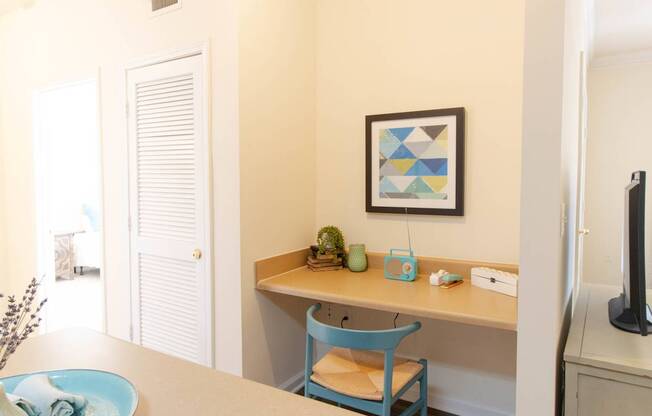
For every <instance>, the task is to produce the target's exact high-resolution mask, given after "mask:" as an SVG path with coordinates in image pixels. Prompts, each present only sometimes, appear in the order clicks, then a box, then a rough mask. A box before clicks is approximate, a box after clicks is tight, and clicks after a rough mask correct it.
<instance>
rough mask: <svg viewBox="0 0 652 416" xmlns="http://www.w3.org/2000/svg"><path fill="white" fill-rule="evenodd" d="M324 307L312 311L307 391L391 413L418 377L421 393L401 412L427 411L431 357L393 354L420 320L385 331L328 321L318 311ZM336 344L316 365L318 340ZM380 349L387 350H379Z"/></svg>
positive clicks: (404, 415)
mask: <svg viewBox="0 0 652 416" xmlns="http://www.w3.org/2000/svg"><path fill="white" fill-rule="evenodd" d="M320 308H321V305H320V304H316V305H312V306H311V307H310V308H309V309H308V312H307V323H306V327H307V334H306V370H305V388H304V394H305V396H306V397H310V398H313V397H321V398H324V399H326V400H330V401H333V402H335V403H338V404H340V405H345V406H349V407H352V408H355V409H359V410H362V411H364V412H368V413H372V414H375V415H379V416H390V412H391V408H392V405H393V404H394V403H396V401H397V400H398V399H399V398H400V397H401V396H403V394H405V392H406V391H407V390H408V389H409V388H410V387H412V386H413V385H414V384H415V383H416V382H417V381H418V382H419V388H420V390H419V391H420V395H419V399H418V400H417V401H416V402H414V403H412V405H410V406H409V407H408V408H407V409H405V410H404V411H403V413H401V416H409V415H413V414H416V413H417V412H420V415H421V416H426V415H427V412H428V378H427V373H428V363H427V361H426V360H423V359H422V360H419V361H418V362H416V361H409V360H402V359H395V358H394V351H395V350H396V347H397V346H398V344H399V343H400V342H401V341H402V340H403V338H405V337H406V336H408V335H410V334H411V333H413V332H416V331H417V330H419V328H421V323H419V322H415V323H413V324H410V325H407V326H403V327H400V328H394V329H389V330H384V331H359V330H353V329H344V328H337V327H333V326H330V325H326V324H323V323H321V322H319V321H317V320H316V319H315V317H314V314H315V312H317V311H318V310H319V309H320ZM315 339H316V340H318V341H320V342H323V343H325V344H328V345H331V346H333V348H332V349H331V350H330V352H328V353H327V354H326V355H325V356H324V357H323V358H322V359H321V360H319V362H317V363H316V364H314V365H313V347H314V345H313V344H314V340H315ZM375 351H382V353H380V352H375Z"/></svg>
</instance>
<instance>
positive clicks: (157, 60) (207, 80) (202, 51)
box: [124, 41, 215, 367]
mask: <svg viewBox="0 0 652 416" xmlns="http://www.w3.org/2000/svg"><path fill="white" fill-rule="evenodd" d="M209 45H210V44H209V42H208V41H205V42H199V43H197V44H194V45H191V46H189V47H187V48H181V49H174V50H170V51H166V52H162V53H157V54H152V55H149V56H147V57H144V58H139V59H136V60H133V61H131V62H130V63H129V64H128V65H127V66H126V67H125V68H124V85H125V90H124V102H125V109H126V111H125V116H126V123H125V129H126V136H125V137H126V146H127V152H129V149H130V140H131V138H130V137H129V93H128V88H129V84H128V74H129V71H130V70H134V69H138V68H143V67H147V66H151V65H156V64H161V63H164V62H170V61H175V60H178V59H183V58H187V57H191V56H197V55H199V56H201V58H202V66H203V68H202V73H203V78H204V94H203V97H202V100H203V101H202V110H203V118H204V119H203V126H202V127H203V129H204V132H205V134H204V140H205V148H206V149H207V151H206V154H205V155H204V160H203V163H204V166H206V174H207V178H206V188H207V189H206V192H207V194H206V198H207V201H206V203H207V208H208V209H207V210H206V212H205V213H204V224H206V225H205V227H204V228H205V230H204V236H205V241H206V242H207V246H206V247H205V248H203V250H202V258H203V259H205V261H206V262H207V264H206V270H207V271H208V274H209V284H208V286H209V287H208V288H207V290H208V291H209V293H210V305H209V317H208V319H207V325H206V328H205V329H204V330H205V331H206V334H208V340H207V341H208V343H209V345H207V346H206V347H207V349H208V352H209V353H208V366H209V367H214V365H215V336H214V326H215V325H214V315H215V297H214V295H213V294H214V291H215V290H214V288H215V279H214V258H213V215H212V214H213V164H212V162H213V157H212V155H213V147H212V134H211V119H212V117H211V114H212V111H211V110H212V109H211V98H210V97H211V94H210V91H211V77H210V74H211V73H210V47H209ZM128 160H131V155H130V154H129V153H128ZM128 165H129V167H128V169H127V189H129V188H130V177H131V172H130V170H131V167H130V165H131V164H130V163H129V164H128ZM126 209H127V218H129V224H128V227H129V230H128V231H129V238H128V241H127V247H128V249H129V280H130V286H129V287H130V291H129V304H130V322H129V325H130V329H129V336H130V340H131V341H132V342H134V329H133V322H134V313H133V311H134V307H135V306H136V305H135V303H134V302H135V300H134V299H133V293H134V287H135V285H136V283H137V282H136V281H135V279H134V278H133V273H134V271H133V266H132V264H133V258H132V245H131V189H129V191H128V197H127V207H126Z"/></svg>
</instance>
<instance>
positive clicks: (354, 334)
mask: <svg viewBox="0 0 652 416" xmlns="http://www.w3.org/2000/svg"><path fill="white" fill-rule="evenodd" d="M320 308H321V304H319V303H317V304H315V305H312V306H311V307H310V308H308V312H307V313H306V315H307V316H306V318H307V320H306V327H307V328H306V329H307V332H308V335H310V336H311V337H313V338H315V339H316V340H318V341H321V342H323V343H325V344H329V345H333V346H335V347H342V348H353V349H360V350H388V349H395V348H396V347H397V346H398V344H399V343H400V342H401V340H402V339H403V338H405V337H406V336H408V335H410V334H411V333H413V332H415V331H417V330H419V328H421V323H420V322H414V323H412V324H410V325H406V326H402V327H400V328H393V329H387V330H381V331H361V330H355V329H345V328H337V327H334V326H331V325H326V324H324V323H321V322H319V321H317V320H316V319H315V317H314V314H315V312H317V311H318V310H319V309H320Z"/></svg>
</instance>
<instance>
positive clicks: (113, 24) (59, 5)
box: [0, 0, 241, 373]
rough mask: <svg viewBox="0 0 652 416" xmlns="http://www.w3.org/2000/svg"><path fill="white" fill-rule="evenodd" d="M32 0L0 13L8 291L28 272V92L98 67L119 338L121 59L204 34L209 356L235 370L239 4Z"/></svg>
mask: <svg viewBox="0 0 652 416" xmlns="http://www.w3.org/2000/svg"><path fill="white" fill-rule="evenodd" d="M33 3H34V4H33V5H31V6H29V7H27V8H25V9H22V10H18V11H15V12H12V13H9V14H6V15H4V16H2V17H0V66H1V68H2V69H1V70H0V71H2V73H3V74H4V76H3V77H2V78H0V91H2V94H0V120H2V122H1V124H0V153H2V154H3V155H5V160H4V162H5V163H4V173H5V174H4V175H3V176H2V177H0V181H2V185H0V190H3V191H4V192H3V194H2V196H1V200H2V201H4V202H3V203H4V204H5V208H6V212H5V215H4V220H5V223H6V230H5V232H4V233H2V235H0V239H1V240H2V243H0V247H1V246H2V245H3V244H4V245H6V246H7V247H8V250H7V258H8V259H9V258H10V259H11V261H10V262H3V263H2V264H1V266H2V270H1V271H0V273H2V275H8V276H11V280H12V287H13V289H14V290H18V289H19V286H22V284H23V282H25V281H26V280H27V279H29V278H30V277H31V276H32V275H33V274H34V273H35V263H36V261H35V256H34V253H35V251H36V248H35V229H34V218H35V207H34V177H33V171H34V170H33V168H34V166H33V162H32V160H33V159H32V153H33V149H32V129H31V126H32V113H31V100H32V94H33V93H34V91H35V90H38V89H42V88H46V87H49V86H52V85H56V84H60V83H63V82H68V81H74V80H78V79H83V78H88V77H92V76H96V75H97V73H98V69H99V72H100V73H101V79H100V84H101V108H102V136H103V147H102V151H103V165H104V169H105V171H104V214H105V219H104V221H105V222H104V224H105V254H106V259H107V261H106V263H105V276H106V281H107V283H106V286H107V288H108V289H107V311H108V313H107V315H108V332H109V333H110V334H112V335H115V336H118V337H121V338H128V337H129V303H128V301H127V299H129V265H128V259H129V252H128V248H127V245H126V244H125V242H126V241H128V230H127V213H128V204H127V197H128V195H127V141H126V120H125V111H124V108H125V107H124V106H125V104H124V103H125V92H124V91H125V84H124V81H125V72H124V71H125V67H126V65H127V64H128V63H129V62H130V61H133V60H134V59H140V58H142V57H144V56H147V55H151V54H157V53H162V52H167V51H169V50H171V49H178V48H186V47H188V46H193V45H196V44H198V43H200V42H210V46H211V56H210V61H209V63H210V67H211V70H210V71H211V78H212V90H211V92H210V98H211V101H212V121H213V128H212V132H211V133H212V139H213V148H214V149H216V152H215V153H214V155H215V157H214V163H213V165H214V166H213V169H214V176H215V180H214V192H213V196H214V208H215V213H214V214H215V215H214V226H215V229H216V232H215V241H214V252H215V253H217V254H216V255H215V257H216V262H215V272H216V276H217V277H216V283H215V292H216V322H215V323H216V326H217V331H216V332H218V333H220V334H221V338H218V339H217V340H216V349H217V355H218V357H221V359H218V360H217V365H218V367H219V368H222V369H225V370H227V371H231V372H234V373H240V372H241V348H240V340H241V334H240V325H239V321H240V317H239V312H240V308H239V302H238V301H237V299H239V298H240V282H239V279H238V276H239V274H240V262H239V260H238V259H239V250H240V243H239V233H240V229H239V203H240V199H239V175H238V172H239V153H238V104H237V103H238V101H237V94H238V91H237V85H238V82H237V80H238V74H237V64H238V62H237V59H238V49H237V8H236V4H237V3H236V2H235V1H234V0H219V1H213V0H202V1H188V2H184V6H183V8H182V9H181V10H180V11H177V12H174V13H168V14H165V15H162V16H160V17H157V18H151V17H150V16H149V13H148V11H147V2H144V1H133V0H96V1H92V2H89V1H86V0H60V1H56V2H53V1H44V0H42V1H36V2H33ZM53 16H56V18H55V19H53ZM171 28H174V29H175V30H171ZM233 321H235V322H237V323H238V325H233V324H232V322H233Z"/></svg>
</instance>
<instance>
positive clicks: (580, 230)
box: [577, 228, 591, 235]
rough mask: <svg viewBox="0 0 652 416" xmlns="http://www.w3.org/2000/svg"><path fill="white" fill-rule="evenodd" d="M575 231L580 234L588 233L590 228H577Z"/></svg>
mask: <svg viewBox="0 0 652 416" xmlns="http://www.w3.org/2000/svg"><path fill="white" fill-rule="evenodd" d="M577 232H578V233H580V234H582V235H589V233H590V232H591V230H589V229H588V228H580V229H579V230H577Z"/></svg>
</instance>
